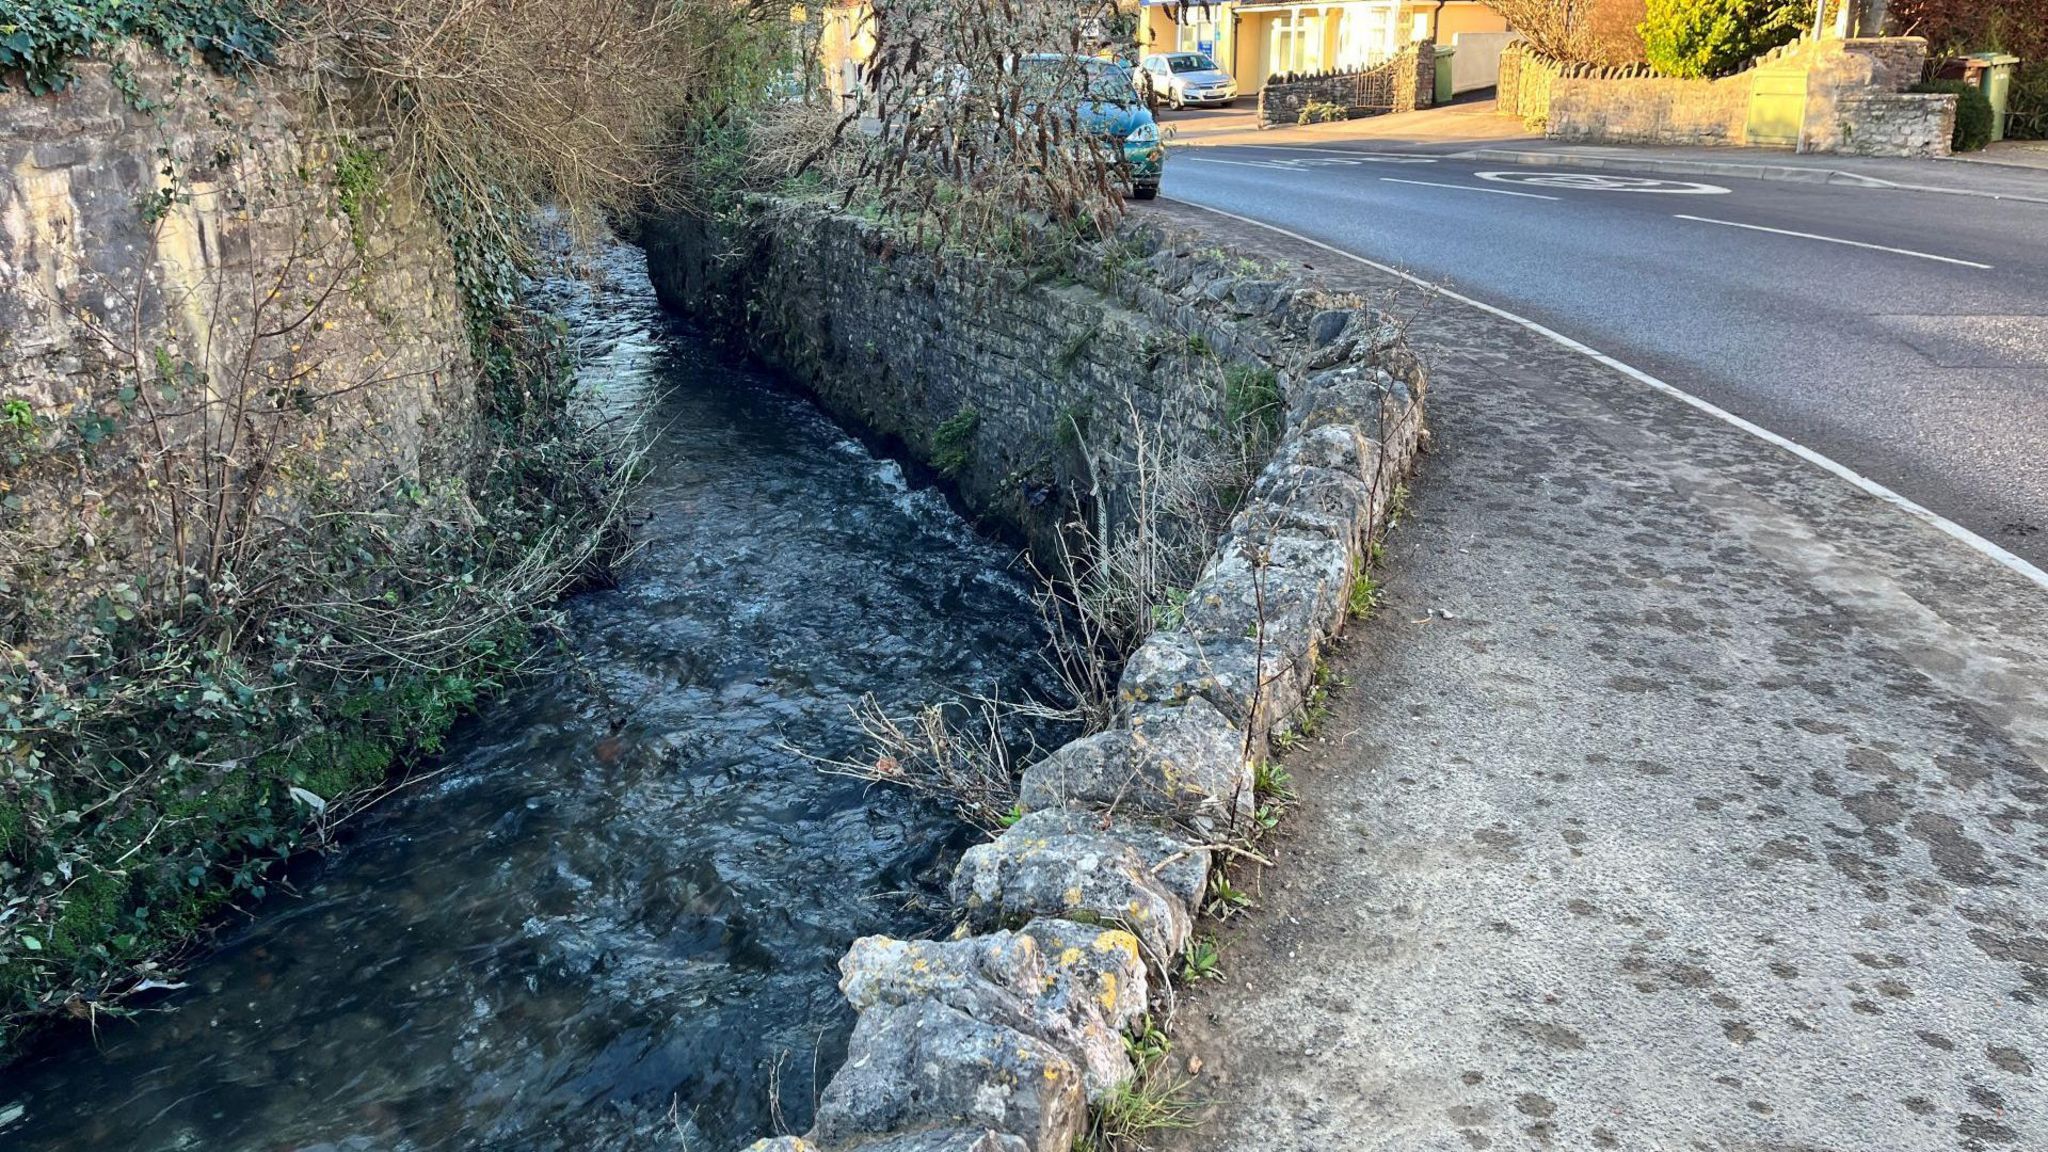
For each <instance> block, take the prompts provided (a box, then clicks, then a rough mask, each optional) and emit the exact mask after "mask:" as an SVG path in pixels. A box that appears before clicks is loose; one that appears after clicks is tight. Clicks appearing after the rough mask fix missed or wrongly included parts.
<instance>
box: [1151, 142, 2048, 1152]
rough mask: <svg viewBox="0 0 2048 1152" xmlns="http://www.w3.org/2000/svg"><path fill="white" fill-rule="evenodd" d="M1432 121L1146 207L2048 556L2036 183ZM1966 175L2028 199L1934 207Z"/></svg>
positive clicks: (1255, 155) (1275, 155)
mask: <svg viewBox="0 0 2048 1152" xmlns="http://www.w3.org/2000/svg"><path fill="white" fill-rule="evenodd" d="M1490 119H1492V120H1502V119H1505V118H1503V117H1497V116H1495V117H1490ZM1440 123H1441V124H1443V125H1445V126H1446V127H1445V130H1443V131H1441V132H1439V133H1437V134H1436V135H1435V136H1433V137H1432V138H1431V139H1429V140H1426V141H1412V142H1402V141H1399V140H1394V139H1389V140H1385V141H1380V142H1377V143H1375V142H1373V141H1366V140H1353V141H1342V142H1334V143H1332V142H1325V143H1322V144H1312V145H1305V144H1299V143H1276V144H1242V143H1235V142H1230V143H1221V144H1215V145H1211V146H1205V147H1183V148H1180V149H1177V150H1176V151H1175V152H1174V153H1173V154H1172V155H1171V156H1170V157H1169V159H1168V165H1167V168H1168V171H1167V177H1166V184H1165V189H1164V194H1165V195H1167V196H1169V197H1173V198H1177V199H1182V200H1186V201H1190V202H1194V203H1198V204H1202V205H1207V206H1210V207H1214V208H1219V209H1223V210H1225V211H1228V212H1232V213H1236V214H1238V215H1242V216H1247V217H1252V218H1255V219H1258V220H1261V221H1265V222H1268V223H1272V224H1275V225H1278V226H1280V227H1283V228H1286V229H1289V230H1291V231H1293V232H1296V233H1299V234H1301V235H1303V236H1307V237H1310V238H1313V239H1315V240H1318V241H1322V242H1324V243H1328V244H1331V245H1335V246H1336V247H1339V248H1342V249H1345V250H1346V251H1350V252H1355V253H1358V254H1360V255H1363V256H1367V257H1370V258H1372V259H1374V260H1378V261H1381V262H1384V263H1386V264H1389V265H1393V266H1396V267H1400V268H1402V269H1405V270H1407V271H1410V272H1412V273H1414V274H1416V275H1419V276H1422V277H1424V278H1427V279H1430V280H1432V281H1437V282H1441V283H1443V284H1445V285H1447V286H1449V287H1451V288H1453V289H1455V290H1457V291H1459V292H1462V293H1465V294H1467V295H1470V296H1473V297H1476V298H1478V299H1480V300H1483V301H1486V302H1487V303H1490V304H1493V305H1496V306H1499V307H1502V308H1506V309H1509V310H1510V311H1513V312H1515V313H1517V314H1519V315H1521V316H1525V317H1528V318H1531V319H1533V320H1536V321H1539V322H1541V323H1543V324H1545V325H1547V326H1549V327H1551V328H1553V329H1555V330H1557V331H1559V332H1561V333H1564V334H1565V335H1567V336H1570V337H1572V338H1574V339H1577V340H1580V341H1582V342H1584V343H1586V344H1588V345H1591V346H1592V347H1594V348H1597V349H1599V350H1600V351H1602V352H1604V353H1607V354H1609V355H1611V356H1614V357H1617V358H1618V359H1620V360H1621V361H1623V362H1626V363H1628V364H1630V365H1633V366H1634V367H1636V368H1639V369H1641V370H1643V371H1645V372H1648V373H1650V374H1651V375H1653V376H1656V377H1658V378H1659V379H1662V380H1664V381H1666V382H1668V383H1670V384H1672V385H1674V386H1676V387H1679V388H1682V389H1684V390H1686V391H1688V392H1691V393H1693V394H1695V395H1698V396H1700V397H1702V398H1704V399H1706V400H1708V401H1711V402H1713V403H1715V404H1717V405H1720V406H1721V407H1723V408H1726V409H1728V410H1729V411H1732V412H1734V413H1735V414H1737V415H1738V416H1741V417H1743V418H1745V419H1748V420H1751V421H1754V422H1755V423H1757V424H1759V425H1762V426H1763V427H1765V428H1768V429H1770V430H1771V431H1772V432H1775V433H1778V434H1779V435H1782V436H1785V437H1787V438H1789V439H1791V440H1793V441H1796V442H1798V443H1800V444H1803V445H1805V446H1807V447H1809V448H1811V449H1813V450H1815V451H1817V452H1819V453H1821V454H1823V455H1825V456H1828V457H1830V458H1832V459H1834V460H1836V461H1839V462H1840V463H1842V464H1843V465H1845V466H1847V467H1849V468H1851V469H1853V470H1855V471H1857V472H1859V473H1861V474H1863V475H1865V476H1867V477H1869V478H1871V479H1872V480H1875V481H1877V482H1878V483H1881V484H1884V485H1887V486H1889V487H1891V488H1893V489H1896V490H1898V491H1899V492H1901V493H1903V494H1904V495H1905V496H1907V497H1908V498H1910V499H1912V500H1915V501H1917V502H1919V503H1920V504H1923V505H1926V506H1927V507H1929V508H1932V509H1933V510H1935V511H1936V512H1938V513H1940V514H1941V515H1943V516H1946V517H1948V518H1950V519H1952V520H1954V521H1956V522H1958V523H1960V524H1962V525H1963V526H1964V527H1966V528H1968V529H1969V530H1970V531H1972V532H1975V533H1976V534H1978V535H1980V536H1982V537H1984V538H1986V539H1988V540H1990V541H1992V542H1993V543H1995V544H1996V545H1998V546H2000V547H2003V548H2005V549H2008V550H2010V551H2012V552H2014V553H2016V554H2018V555H2020V556H2023V557H2026V558H2027V559H2029V560H2031V561H2032V562H2033V563H2035V564H2036V565H2040V566H2044V567H2048V451H2044V445H2048V172H2037V171H2032V170H2028V169H2024V168H2016V167H2005V166H1991V165H1983V166H1966V165H1960V164H1950V165H1943V164H1939V163H1936V162H1930V161H1919V162H1906V161H1889V162H1872V163H1871V164H1859V165H1855V167H1856V168H1857V170H1858V171H1859V172H1875V171H1878V170H1880V169H1881V170H1882V172H1883V173H1885V174H1888V175H1889V176H1892V177H1897V176H1900V175H1901V169H1900V168H1899V166H1900V165H1905V166H1906V167H1905V169H1904V173H1905V174H1907V175H1910V176H1911V178H1912V179H1913V180H1914V181H1916V182H1917V183H1919V184H1921V185H1924V186H1925V187H1928V188H1947V189H1949V190H1948V191H1921V190H1909V189H1902V188H1896V187H1875V186H1865V185H1862V184H1854V183H1849V184H1843V183H1812V182H1793V181H1780V180H1763V179H1749V178H1727V177H1723V176H1719V175H1672V174H1669V173H1658V172H1655V171H1649V172H1641V171H1634V170H1624V168H1625V164H1626V162H1625V161H1624V162H1623V163H1624V168H1617V167H1614V166H1605V167H1599V168H1592V167H1585V166H1583V165H1580V164H1575V163H1572V162H1570V160H1571V158H1570V157H1565V156H1561V157H1560V160H1559V162H1557V163H1551V164H1542V163H1523V162H1515V161H1512V160H1506V159H1500V158H1497V157H1498V156H1499V155H1500V153H1501V152H1502V151H1503V146H1501V145H1499V144H1496V143H1491V142H1484V141H1472V140H1458V139H1454V138H1452V137H1454V136H1455V134H1456V127H1455V123H1454V122H1452V121H1450V120H1449V118H1446V119H1445V120H1443V121H1441V122H1440ZM1533 147H1536V146H1534V145H1521V144H1517V145H1514V146H1513V150H1517V151H1527V150H1528V149H1530V148H1533ZM1575 151H1578V152H1583V151H1584V150H1575ZM1601 151H1604V152H1608V153H1620V154H1622V155H1623V156H1624V157H1627V156H1636V157H1637V158H1638V159H1639V160H1640V161H1641V162H1643V163H1645V164H1647V163H1651V162H1654V161H1656V160H1658V159H1660V158H1666V159H1668V158H1669V157H1670V156H1671V155H1672V154H1673V153H1677V152H1681V151H1689V152H1690V153H1691V154H1693V155H1694V156H1695V157H1696V156H1697V154H1700V153H1712V154H1716V155H1720V156H1722V157H1723V159H1722V160H1720V161H1717V162H1720V163H1734V162H1741V161H1744V160H1745V157H1744V156H1743V155H1742V154H1740V153H1737V154H1736V155H1735V156H1733V157H1728V156H1727V154H1728V153H1730V152H1733V151H1734V150H1718V152H1716V150H1705V149H1693V150H1623V149H1605V150H1601ZM1475 152H1479V153H1483V155H1477V156H1475V155H1473V153H1475ZM1488 155H1491V156H1493V157H1495V158H1487V156H1488ZM1771 155H1772V156H1773V157H1775V158H1776V160H1775V161H1774V162H1781V163H1784V164H1788V165H1789V164H1793V163H1795V162H1797V163H1808V162H1813V163H1820V162H1823V161H1825V162H1830V163H1834V164H1842V163H1846V162H1848V161H1849V160H1851V159H1853V158H1834V157H1828V158H1820V157H1793V156H1791V155H1790V154H1771ZM1987 174H1988V175H1987ZM1877 178H1879V177H1878V176H1871V177H1870V179H1877ZM1986 183H1991V184H1995V185H1997V186H1998V187H2000V188H2002V189H2005V190H2006V192H2007V194H2012V193H2013V192H2014V190H2015V189H2024V190H2026V191H2030V192H2032V193H2033V194H2034V195H2035V196H2037V197H2038V198H2039V202H2032V201H2027V200H2012V199H1990V198H1988V197H1985V196H1980V195H1967V194H1951V193H1952V192H1969V191H1972V190H1978V191H1981V190H1982V187H1983V186H1984V185H1985V184H1986ZM2044 1147H2048V1144H2044Z"/></svg>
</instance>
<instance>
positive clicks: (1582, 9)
mask: <svg viewBox="0 0 2048 1152" xmlns="http://www.w3.org/2000/svg"><path fill="white" fill-rule="evenodd" d="M1486 6H1487V7H1489V8H1491V9H1493V10H1494V11H1496V12H1498V13H1500V14H1501V15H1502V16H1503V17H1505V18H1506V19H1507V22H1508V26H1509V27H1510V28H1513V29H1514V30H1515V31H1517V32H1520V33H1521V34H1522V38H1523V39H1524V40H1527V41H1528V42H1529V46H1530V47H1532V48H1534V49H1536V51H1538V52H1540V53H1542V54H1543V55H1545V56H1548V57H1550V58H1551V59H1553V60H1562V61H1565V62H1567V63H1572V64H1629V63H1634V62H1636V61H1639V60H1641V59H1642V58H1643V41H1642V37H1641V36H1639V35H1638V34H1637V32H1636V25H1637V24H1639V23H1641V21H1642V18H1643V3H1642V0H1486Z"/></svg>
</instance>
